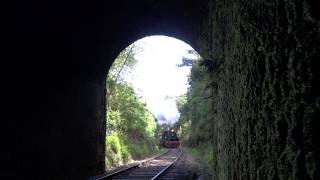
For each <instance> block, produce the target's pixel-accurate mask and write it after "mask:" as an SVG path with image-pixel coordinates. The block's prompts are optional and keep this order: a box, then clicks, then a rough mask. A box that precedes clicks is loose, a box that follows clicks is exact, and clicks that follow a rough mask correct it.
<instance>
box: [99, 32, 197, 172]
mask: <svg viewBox="0 0 320 180" xmlns="http://www.w3.org/2000/svg"><path fill="white" fill-rule="evenodd" d="M200 59H202V57H201V56H200V55H199V54H198V52H197V51H196V50H194V48H193V47H191V46H190V45H189V44H187V43H185V42H184V41H182V40H179V39H176V38H174V37H170V36H165V35H152V36H146V37H144V38H141V39H138V40H136V41H135V42H133V43H132V44H130V45H129V46H127V47H126V48H124V50H122V51H121V52H120V53H119V55H118V56H117V58H115V60H114V61H113V65H112V66H111V67H110V68H109V69H108V74H107V77H106V91H105V92H106V118H105V121H106V122H104V123H105V124H106V149H105V151H106V163H105V164H106V166H107V167H108V166H110V164H112V163H114V164H117V163H116V162H115V161H118V162H119V161H121V162H120V164H122V163H123V162H125V161H127V160H128V158H130V156H132V155H130V153H132V154H134V153H136V152H134V151H135V149H134V148H136V147H132V146H133V145H132V144H130V142H131V143H132V141H134V140H135V139H139V138H140V140H141V141H145V142H147V141H149V142H147V143H145V144H147V146H148V147H149V149H148V151H150V152H151V153H152V152H154V151H157V148H158V146H154V147H151V148H150V146H152V144H153V145H155V144H157V143H158V140H159V139H157V138H159V137H158V136H157V135H158V134H159V133H160V132H157V131H160V130H161V131H163V130H164V129H159V126H162V124H165V125H163V127H166V128H173V127H174V125H175V123H176V122H177V121H178V119H179V111H178V108H177V105H176V101H175V98H176V97H177V96H179V95H180V96H182V95H186V93H187V89H188V85H187V84H188V77H187V76H188V75H189V74H190V69H191V66H192V63H193V62H196V61H199V60H200ZM179 71H180V72H179ZM130 74H133V75H131V76H130ZM175 76H177V78H175ZM153 82H154V83H153ZM165 83H166V85H165ZM179 83H180V84H179ZM157 84H160V85H162V87H160V86H157ZM164 86H167V87H168V86H169V87H171V88H165V87H164ZM150 87H151V89H150ZM157 89H158V91H157ZM175 89H176V90H175ZM177 89H178V90H177ZM126 91H127V94H126V95H127V96H128V95H131V96H135V98H133V99H131V100H128V99H127V100H124V99H120V98H119V96H121V93H125V92H126ZM137 91H140V92H137ZM161 91H165V92H164V93H166V94H164V93H163V92H162V94H160V95H159V93H161ZM172 91H173V92H172ZM150 92H152V93H150ZM116 93H118V94H117V95H118V97H116V96H117V95H116ZM130 93H131V94H130ZM123 95H124V94H122V96H123ZM155 96H157V98H154V97H155ZM159 96H161V98H162V99H161V100H159V98H158V97H159ZM137 99H138V100H137ZM117 101H119V102H117ZM120 101H122V102H120ZM130 103H131V106H133V105H132V104H134V105H136V106H141V105H142V106H144V107H145V110H146V111H145V113H146V114H148V117H144V118H145V120H146V121H144V122H143V121H141V120H140V121H141V122H138V123H141V124H142V126H141V127H142V129H141V127H140V129H139V128H137V127H133V126H134V123H137V122H135V121H137V120H134V119H132V118H131V117H129V115H128V113H127V112H124V111H130V110H129V109H130V108H131V107H130ZM121 104H122V105H121ZM160 104H165V105H163V106H161V105H160ZM128 105H129V106H128ZM121 106H122V107H121ZM157 106H160V108H159V107H157ZM166 106H168V107H166ZM144 107H142V108H144ZM161 108H162V109H161ZM134 113H136V112H135V111H134V110H133V111H131V115H132V116H133V117H134ZM136 117H138V116H136ZM148 118H149V119H148ZM161 118H162V119H161ZM125 121H128V122H131V123H130V124H126V123H127V122H126V123H125ZM164 121H168V122H164ZM125 126H127V127H125ZM163 127H162V128H163ZM142 131H144V132H142ZM138 132H141V134H140V135H138V134H139V133H138ZM128 135H130V137H129V136H128ZM132 137H134V138H132ZM130 138H131V139H130ZM128 139H130V141H128ZM148 139H149V140H148ZM150 139H152V140H150ZM138 143H139V142H135V144H138ZM148 143H149V144H148ZM145 144H142V145H140V147H143V146H145ZM129 146H131V147H129ZM128 151H132V152H128ZM121 153H122V154H121ZM144 153H146V152H144ZM141 155H143V153H142V154H141V153H140V154H138V156H137V155H133V156H136V157H134V158H139V156H141ZM145 155H148V154H145ZM115 157H116V158H118V159H115ZM140 158H141V157H140ZM118 164H119V163H118Z"/></svg>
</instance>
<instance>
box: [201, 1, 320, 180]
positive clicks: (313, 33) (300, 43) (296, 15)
mask: <svg viewBox="0 0 320 180" xmlns="http://www.w3.org/2000/svg"><path fill="white" fill-rule="evenodd" d="M317 7H319V4H318V3H316V1H302V0H301V1H294V0H286V1H284V0H272V1H267V0H266V1H260V0H259V1H258V0H254V1H232V0H226V1H219V0H212V1H210V13H209V15H208V22H209V23H207V24H206V25H204V26H203V27H204V32H206V34H204V36H207V37H208V34H210V35H209V37H211V39H209V40H207V41H203V40H202V41H199V44H200V45H202V47H207V48H208V47H209V48H210V49H209V50H207V49H204V48H203V50H202V52H208V53H207V54H206V53H201V50H200V53H201V54H202V55H204V57H205V59H209V60H212V61H213V62H214V64H213V65H212V67H211V68H212V69H211V70H212V80H213V83H214V84H215V87H214V92H215V97H216V98H215V99H214V102H213V103H214V106H215V108H214V109H213V110H214V111H215V112H216V117H215V118H214V119H213V121H214V122H215V123H214V127H213V129H214V132H215V136H214V137H213V138H214V145H215V153H214V156H216V157H217V164H216V167H215V169H216V172H217V174H218V177H219V179H286V180H287V179H319V178H320V177H319V143H318V142H317V141H318V140H317V137H319V131H320V129H319V117H320V116H319V113H320V111H319V110H320V108H319V107H320V98H319V94H320V89H319V85H320V82H319V72H320V71H319V67H320V63H319V62H320V61H319V57H320V54H319V48H320V43H319V42H320V33H319V32H320V26H319V25H320V23H319V13H318V12H316V11H317V10H316V8H317ZM208 24H209V25H208ZM206 27H207V28H206ZM206 43H207V44H208V45H205V44H206Z"/></svg>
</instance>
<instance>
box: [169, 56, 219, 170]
mask: <svg viewBox="0 0 320 180" xmlns="http://www.w3.org/2000/svg"><path fill="white" fill-rule="evenodd" d="M189 84H190V87H189V89H188V92H187V93H186V94H185V95H182V96H178V97H176V103H177V106H178V110H179V112H180V118H179V121H178V122H177V123H176V124H175V128H176V129H177V130H178V134H179V136H180V137H182V140H183V144H185V145H187V146H188V149H189V150H190V152H191V153H192V154H193V155H194V156H195V157H198V158H200V159H202V160H203V161H204V162H206V163H207V164H208V166H209V167H210V169H211V170H212V171H213V170H214V171H217V160H216V158H215V157H216V156H215V154H216V153H215V151H214V147H213V146H212V144H213V139H214V138H213V131H214V128H213V126H214V124H213V123H214V118H215V111H214V107H213V98H214V96H213V94H214V87H213V84H214V83H213V82H212V78H210V73H209V72H208V71H207V68H206V67H205V66H204V65H203V60H199V61H195V62H194V63H193V65H192V68H191V75H190V77H189Z"/></svg>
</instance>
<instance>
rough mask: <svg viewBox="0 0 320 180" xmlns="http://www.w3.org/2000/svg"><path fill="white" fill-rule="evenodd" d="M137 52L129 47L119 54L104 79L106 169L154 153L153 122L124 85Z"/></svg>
mask: <svg viewBox="0 0 320 180" xmlns="http://www.w3.org/2000/svg"><path fill="white" fill-rule="evenodd" d="M137 49H139V48H138V47H137V46H135V45H131V46H129V47H128V48H126V49H125V50H124V51H123V52H121V53H120V55H119V57H118V58H117V59H116V60H115V62H114V63H113V65H112V67H111V68H110V70H109V74H108V76H107V79H106V81H107V116H106V118H107V120H106V122H107V138H106V165H107V167H110V166H113V165H121V164H124V163H126V162H127V161H128V160H130V158H141V157H143V156H145V155H147V154H149V153H152V152H156V151H157V150H158V148H157V146H156V143H155V139H154V136H155V130H156V122H155V118H154V116H153V115H152V113H151V112H150V111H149V110H148V109H147V107H146V105H145V104H144V103H143V102H142V101H141V100H140V99H139V97H138V96H137V95H136V94H135V92H134V89H133V87H132V85H130V84H129V83H127V82H126V81H125V77H126V76H127V74H128V73H129V72H130V70H131V69H132V68H134V65H135V64H136V60H135V58H134V54H135V53H136V52H137Z"/></svg>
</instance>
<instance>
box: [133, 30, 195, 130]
mask: <svg viewBox="0 0 320 180" xmlns="http://www.w3.org/2000/svg"><path fill="white" fill-rule="evenodd" d="M136 43H138V45H139V46H141V47H142V49H143V50H142V52H140V53H138V54H136V56H135V58H136V59H137V60H138V62H137V65H136V67H135V69H134V70H133V71H132V72H131V74H130V75H129V77H128V78H127V80H128V81H129V82H131V83H132V84H133V86H134V88H135V90H136V93H137V94H138V95H140V96H142V97H143V99H144V101H145V102H146V103H147V107H148V108H149V109H150V110H151V112H152V113H153V114H154V115H155V116H156V117H158V116H159V115H160V114H162V115H163V116H164V117H166V119H167V121H168V123H171V124H172V123H174V122H176V121H177V120H178V118H179V112H178V110H177V107H176V104H175V101H174V100H173V99H170V98H169V99H168V98H166V97H167V96H171V97H174V96H177V95H181V94H184V93H186V92H187V88H188V85H187V79H188V77H187V76H188V75H189V73H190V68H191V67H177V64H181V62H182V61H181V58H182V56H183V54H184V55H186V51H187V50H190V49H192V48H191V47H190V46H189V45H188V44H186V43H184V42H183V41H180V40H177V39H175V38H170V37H167V36H149V37H146V38H143V39H140V40H138V41H137V42H136ZM160 123H162V122H160Z"/></svg>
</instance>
